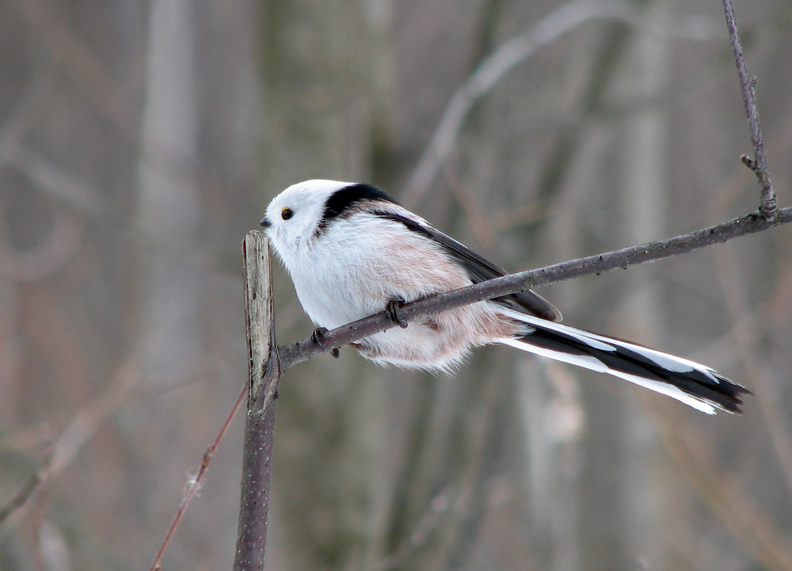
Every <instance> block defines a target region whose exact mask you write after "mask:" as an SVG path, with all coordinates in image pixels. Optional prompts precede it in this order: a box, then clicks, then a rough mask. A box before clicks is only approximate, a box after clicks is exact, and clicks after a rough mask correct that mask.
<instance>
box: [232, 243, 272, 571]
mask: <svg viewBox="0 0 792 571" xmlns="http://www.w3.org/2000/svg"><path fill="white" fill-rule="evenodd" d="M242 252H243V258H244V263H245V320H246V325H247V329H246V330H247V344H248V356H249V359H248V368H249V371H248V373H249V379H248V391H249V392H248V404H247V416H246V418H245V442H244V450H243V459H242V497H241V500H240V506H239V525H238V528H237V544H236V557H235V559H234V570H235V571H243V570H244V571H248V570H253V569H259V570H260V569H263V568H264V555H265V550H266V544H267V513H268V511H269V496H270V473H271V471H272V447H273V444H274V434H273V433H274V430H275V406H274V399H275V397H276V395H277V391H278V382H279V380H280V370H279V368H278V354H277V351H276V350H275V328H274V326H273V321H272V318H273V311H272V276H271V272H270V255H269V249H268V242H267V238H266V236H265V235H264V233H263V232H258V231H254V232H248V235H247V236H246V237H245V241H244V242H243V245H242Z"/></svg>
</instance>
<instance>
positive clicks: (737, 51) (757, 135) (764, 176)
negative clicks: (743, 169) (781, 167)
mask: <svg viewBox="0 0 792 571" xmlns="http://www.w3.org/2000/svg"><path fill="white" fill-rule="evenodd" d="M723 10H724V12H725V13H726V27H727V28H728V29H729V38H730V39H731V45H732V50H733V51H734V61H735V63H736V64H737V73H738V74H739V76H740V88H741V89H742V96H743V102H744V103H745V114H746V115H747V116H748V127H749V128H750V129H751V141H752V142H753V147H754V158H753V159H751V158H749V157H748V156H746V155H743V156H742V157H741V158H742V161H743V163H744V164H745V166H747V167H748V168H749V169H751V170H752V171H753V172H754V174H755V175H756V178H757V180H758V181H759V187H760V193H761V204H760V206H759V211H760V212H761V213H762V216H764V218H765V220H773V218H775V216H776V213H777V204H776V196H775V191H774V190H773V182H772V181H771V180H770V169H769V167H768V165H767V154H766V153H765V150H764V141H762V128H761V125H760V124H759V111H758V110H757V108H756V78H755V77H751V76H749V75H748V68H747V66H746V64H745V56H744V55H743V51H742V44H741V43H740V35H739V32H738V30H737V22H736V21H735V19H734V7H733V6H732V2H731V0H723Z"/></svg>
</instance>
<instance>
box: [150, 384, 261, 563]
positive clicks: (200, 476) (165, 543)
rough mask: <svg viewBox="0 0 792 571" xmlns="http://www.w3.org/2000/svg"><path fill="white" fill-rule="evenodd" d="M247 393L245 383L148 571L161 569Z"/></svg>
mask: <svg viewBox="0 0 792 571" xmlns="http://www.w3.org/2000/svg"><path fill="white" fill-rule="evenodd" d="M247 392H248V386H247V383H245V385H244V386H243V387H242V390H241V391H240V393H239V396H238V397H237V399H236V401H234V405H233V406H232V407H231V411H230V412H229V413H228V416H227V417H226V419H225V422H224V423H223V426H222V427H221V428H220V433H219V434H218V435H217V438H215V440H214V442H212V444H210V445H209V447H208V448H207V449H206V452H204V455H203V460H202V461H201V467H200V468H199V469H198V473H197V474H196V475H195V477H194V478H190V479H189V480H188V482H187V483H186V484H185V486H184V498H182V502H181V504H180V505H179V510H178V511H177V512H176V516H175V517H174V518H173V521H172V522H171V524H170V527H169V528H168V532H167V533H166V534H165V539H163V540H162V545H160V548H159V549H158V550H157V554H156V555H155V556H154V561H152V563H151V567H150V568H149V571H159V570H160V569H162V558H163V556H164V555H165V551H166V550H167V549H168V545H170V542H171V540H172V539H173V536H174V534H175V533H176V530H177V529H178V528H179V524H181V521H182V518H184V514H185V513H186V512H187V508H188V507H190V503H192V500H193V498H194V497H195V494H196V493H198V491H199V490H200V489H201V486H202V485H203V480H204V478H205V477H206V473H207V472H208V471H209V464H211V463H212V458H213V457H214V454H215V452H216V451H217V448H218V447H219V446H220V442H222V440H223V437H225V435H226V432H228V428H229V427H230V426H231V421H233V420H234V417H235V416H236V413H237V411H238V410H239V407H241V406H242V403H243V402H244V401H245V397H246V396H247Z"/></svg>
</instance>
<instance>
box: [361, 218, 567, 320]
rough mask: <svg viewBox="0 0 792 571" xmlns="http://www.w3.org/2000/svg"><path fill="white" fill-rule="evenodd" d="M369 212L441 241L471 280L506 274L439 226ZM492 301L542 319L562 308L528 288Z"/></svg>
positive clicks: (554, 317) (553, 317) (553, 316)
mask: <svg viewBox="0 0 792 571" xmlns="http://www.w3.org/2000/svg"><path fill="white" fill-rule="evenodd" d="M370 212H371V213H372V214H374V215H375V216H378V217H381V218H385V219H388V220H392V221H394V222H398V223H400V224H403V225H404V226H406V227H407V229H409V230H411V231H413V232H418V233H419V234H422V235H424V236H426V237H428V238H431V239H432V240H434V241H435V242H437V243H438V244H440V246H442V248H443V249H444V250H445V251H446V252H447V253H448V254H449V255H450V256H451V257H452V258H454V259H455V260H457V261H458V262H459V263H460V264H462V267H463V268H465V271H466V272H467V273H468V276H470V279H471V281H472V282H473V283H480V282H483V281H486V280H490V279H492V278H498V277H500V276H504V275H506V272H504V271H503V270H502V269H500V268H499V267H498V266H496V265H495V264H493V263H492V262H490V261H488V260H486V259H484V258H482V257H481V256H479V255H478V254H476V253H475V252H474V251H472V250H470V249H469V248H467V247H466V246H464V245H463V244H460V243H459V242H457V241H456V240H454V239H453V238H451V237H450V236H447V235H445V234H443V233H442V232H440V231H439V230H435V229H434V228H432V227H431V226H429V225H428V224H423V223H421V222H420V221H418V220H415V219H413V218H411V217H407V216H403V215H401V214H397V213H394V212H386V211H379V210H372V211H370ZM492 301H494V302H496V303H500V304H502V305H504V306H506V307H509V308H511V309H514V310H516V311H519V312H522V313H528V314H530V315H535V316H536V317H541V318H542V319H547V320H549V321H561V312H560V311H558V310H557V309H556V308H555V307H553V305H552V304H551V303H550V302H549V301H547V300H545V299H544V298H542V297H541V296H539V295H538V294H535V293H534V292H532V291H530V290H526V291H521V292H517V293H512V294H509V295H505V296H503V297H497V298H494V299H493V300H492Z"/></svg>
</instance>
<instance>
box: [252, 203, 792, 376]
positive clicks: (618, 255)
mask: <svg viewBox="0 0 792 571" xmlns="http://www.w3.org/2000/svg"><path fill="white" fill-rule="evenodd" d="M788 222H792V208H782V209H781V210H779V211H778V216H777V217H776V219H775V220H773V221H768V220H766V219H764V218H763V217H762V216H761V215H760V214H758V213H752V214H748V215H746V216H743V217H741V218H736V219H734V220H730V221H728V222H724V223H722V224H718V225H716V226H711V227H709V228H704V229H702V230H697V231H696V232H691V233H690V234H685V235H683V236H677V237H676V238H669V239H667V240H661V241H658V242H650V243H647V244H642V245H640V246H632V247H629V248H624V249H622V250H616V251H613V252H608V253H605V254H599V255H595V256H588V257H586V258H580V259H577V260H571V261H568V262H562V263H559V264H554V265H552V266H547V267H544V268H539V269H536V270H529V271H526V272H520V273H517V274H511V275H507V276H503V277H500V278H495V279H493V280H489V281H486V282H482V283H478V284H475V285H471V286H467V287H464V288H461V289H458V290H454V291H451V292H446V293H442V294H437V295H433V296H430V297H427V298H424V299H421V300H418V301H415V302H413V303H409V304H407V305H405V306H404V307H402V308H400V309H399V310H398V317H399V319H400V320H402V321H412V320H414V319H416V318H418V317H423V316H426V315H434V314H436V313H439V312H441V311H447V310H450V309H455V308H457V307H461V306H463V305H468V304H470V303H474V302H476V301H481V300H483V299H491V298H493V297H499V296H503V295H507V294H509V293H514V292H517V291H524V290H526V289H531V288H534V287H540V286H544V285H549V284H551V283H556V282H560V281H564V280H569V279H572V278H577V277H580V276H584V275H590V274H599V273H602V272H607V271H611V270H615V269H619V268H627V267H628V266H632V265H635V264H641V263H644V262H651V261H654V260H660V259H663V258H668V257H671V256H676V255H680V254H684V253H688V252H691V251H693V250H697V249H700V248H704V247H705V246H710V245H712V244H719V243H723V242H726V241H728V240H731V239H733V238H737V237H739V236H745V235H747V234H753V233H756V232H761V231H762V230H767V229H768V228H772V227H773V226H776V225H779V224H786V223H788ZM254 232H256V231H254ZM395 325H396V324H395V323H394V321H393V320H392V319H391V318H390V317H389V316H388V314H387V313H386V312H382V313H378V314H375V315H371V316H369V317H365V318H363V319H360V320H358V321H355V322H353V323H349V324H347V325H342V326H341V327H338V328H336V329H333V330H332V331H330V332H328V333H326V334H325V335H324V336H323V338H322V346H321V347H320V346H319V345H318V344H317V343H315V342H314V341H313V340H312V339H311V338H308V339H304V340H302V341H296V342H294V343H291V344H290V345H287V346H285V347H280V348H279V349H278V353H279V357H280V371H281V372H284V371H286V370H287V369H288V368H289V367H291V366H292V365H296V364H297V363H302V362H303V361H306V360H307V359H310V358H311V357H314V356H315V355H318V354H320V353H323V352H325V351H328V350H330V349H331V348H336V347H342V346H343V345H346V344H348V343H354V342H355V341H358V340H360V339H363V338H364V337H368V336H370V335H373V334H375V333H378V332H380V331H385V330H388V329H391V328H392V327H394V326H395Z"/></svg>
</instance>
